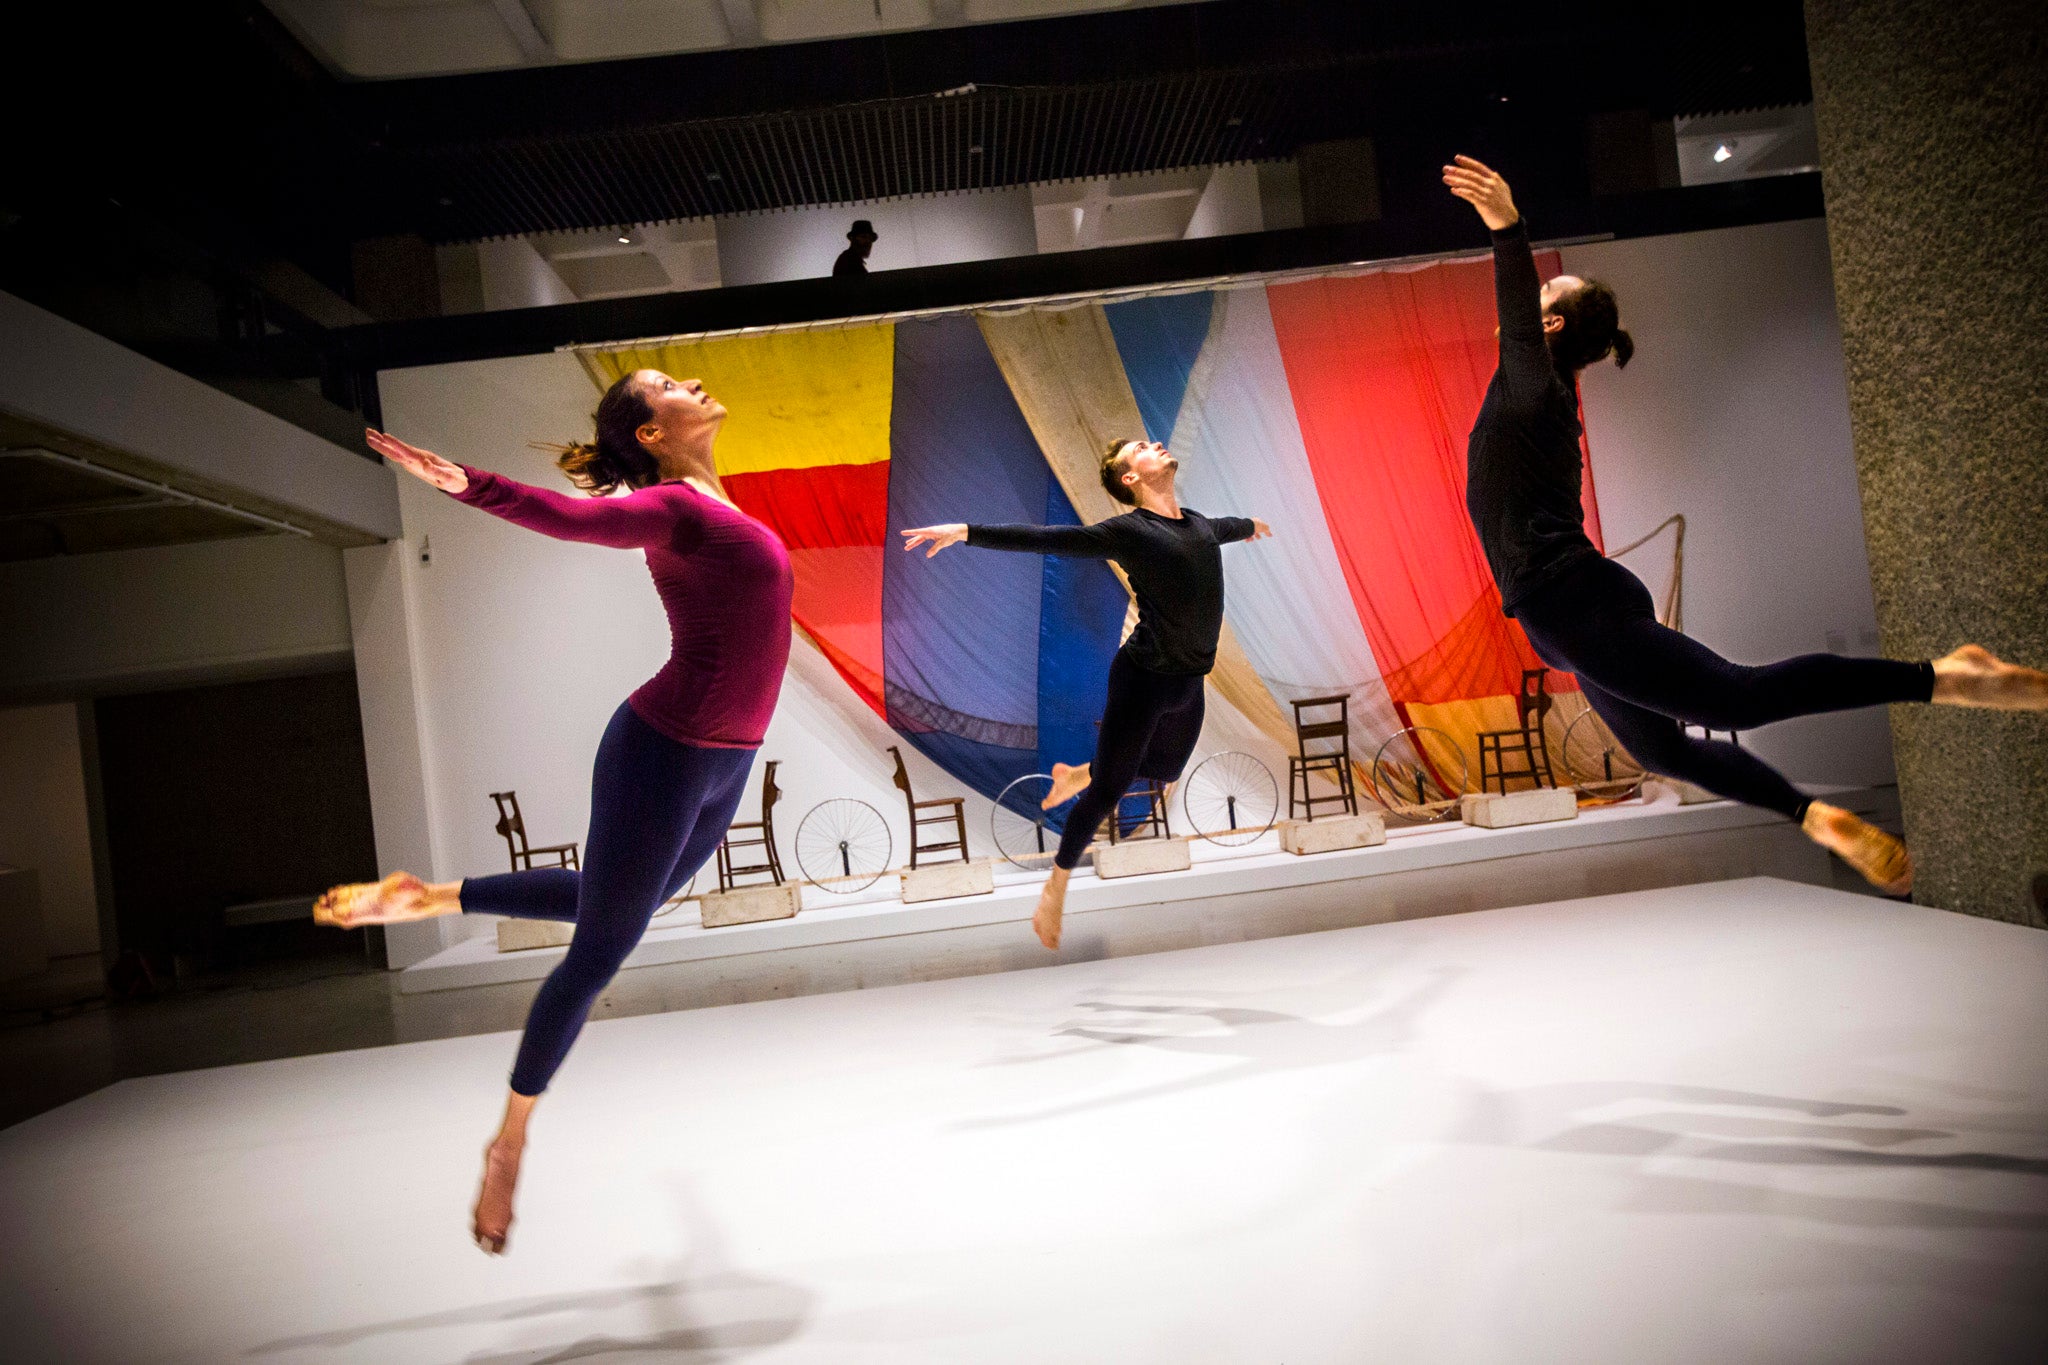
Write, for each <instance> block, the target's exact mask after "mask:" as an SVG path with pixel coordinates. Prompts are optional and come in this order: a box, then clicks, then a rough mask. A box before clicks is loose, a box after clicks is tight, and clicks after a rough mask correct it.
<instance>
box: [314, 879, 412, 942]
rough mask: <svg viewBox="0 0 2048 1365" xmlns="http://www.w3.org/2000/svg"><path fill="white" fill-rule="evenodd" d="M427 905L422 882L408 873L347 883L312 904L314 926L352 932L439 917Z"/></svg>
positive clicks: (330, 890)
mask: <svg viewBox="0 0 2048 1365" xmlns="http://www.w3.org/2000/svg"><path fill="white" fill-rule="evenodd" d="M430 902H431V897H430V895H429V893H428V889H427V884H426V883H425V882H423V881H421V880H420V879H419V878H418V877H415V876H414V875H413V874H412V873H410V872H394V873H392V874H391V875H390V876H388V877H386V878H385V879H384V880H383V881H381V882H350V883H349V884H348V885H346V886H336V887H331V888H329V890H328V892H327V894H326V895H324V896H322V897H321V898H320V899H319V900H317V901H315V902H314V903H313V922H314V923H315V924H331V925H333V926H334V927H336V928H337V929H354V928H356V927H357V926H359V925H364V924H392V923H396V922H397V921H400V920H410V919H426V918H429V917H430V916H432V915H435V914H439V913H440V911H439V910H436V909H432V908H430Z"/></svg>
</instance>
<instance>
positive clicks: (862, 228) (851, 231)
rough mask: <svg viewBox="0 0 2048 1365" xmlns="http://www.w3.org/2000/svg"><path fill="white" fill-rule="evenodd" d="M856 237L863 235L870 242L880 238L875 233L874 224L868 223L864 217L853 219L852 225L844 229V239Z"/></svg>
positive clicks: (877, 240)
mask: <svg viewBox="0 0 2048 1365" xmlns="http://www.w3.org/2000/svg"><path fill="white" fill-rule="evenodd" d="M856 237H865V238H867V239H868V240H869V241H871V242H879V241H881V240H882V239H881V238H879V237H877V236H876V235H875V225H874V224H873V223H870V222H869V221H868V220H867V219H865V218H856V219H854V220H853V226H852V227H850V228H848V229H847V231H846V240H848V241H849V242H850V241H852V240H853V239H854V238H856Z"/></svg>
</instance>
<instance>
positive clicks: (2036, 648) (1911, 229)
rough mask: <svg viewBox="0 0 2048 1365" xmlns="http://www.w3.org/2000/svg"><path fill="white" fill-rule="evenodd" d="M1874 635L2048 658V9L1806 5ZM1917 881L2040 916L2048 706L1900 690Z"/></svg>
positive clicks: (1984, 2)
mask: <svg viewBox="0 0 2048 1365" xmlns="http://www.w3.org/2000/svg"><path fill="white" fill-rule="evenodd" d="M1806 30H1807V41H1808V46H1809V52H1810V57H1811V61H1812V65H1813V87H1814V112H1815V116H1816V120H1817V122H1818V124H1819V129H1820V146H1821V170H1822V174H1823V176H1824V178H1825V183H1826V192H1827V210H1828V239H1829V242H1830V245H1831V246H1832V249H1833V253H1834V273H1835V291H1836V295H1837V299H1838V303H1839V307H1840V309H1841V318H1842V342H1843V351H1844V354H1845V356H1846V358H1847V362H1848V371H1849V413H1850V420H1851V429H1852V431H1853V433H1854V438H1855V443H1856V466H1857V477H1858V479H1859V481H1860V483H1861V486H1862V492H1863V519H1864V529H1865V534H1866V538H1867V540H1868V543H1869V547H1870V570H1871V578H1872V581H1873V586H1874V587H1875V589H1876V595H1877V616H1878V624H1879V628H1880V630H1881V632H1882V635H1883V640H1884V651H1885V653H1886V654H1888V655H1891V656H1893V657H1895V658H1925V657H1929V656H1934V655H1940V654H1943V653H1946V652H1947V651H1948V650H1950V649H1951V648H1953V647H1954V646H1956V645H1958V644H1961V643H1963V642H1965V641H1976V642H1978V643H1981V644H1983V645H1985V646H1987V647H1989V648H1990V649H1992V650H1994V651H1996V652H1997V653H1999V654H2001V655H2003V656H2005V657H2007V658H2012V659H2017V660H2020V661H2022V662H2026V663H2031V664H2033V665H2035V666H2037V667H2048V101H2044V99H2043V89H2044V86H2048V78H2044V61H2048V6H2044V5H2041V4H2040V3H2039V0H1807V4H1806ZM1892 735H1893V742H1894V745H1895V747H1896V750H1897V755H1898V767H1899V791H1900V799H1901V804H1902V805H1903V807H1904V812H1905V821H1906V837H1907V842H1908V844H1909V846H1910V847H1911V848H1912V850H1913V856H1914V860H1915V863H1916V864H1917V866H1918V873H1919V882H1918V886H1917V887H1916V889H1915V892H1914V899H1915V900H1917V901H1920V902H1921V903H1923V904H1928V905H1938V906H1943V907H1945V908H1948V909H1952V910H1963V911H1968V912H1969V913H1971V914H1977V915H1984V916H1988V917H1991V918H1994V919H2002V920H2012V921H2015V922H2020V923H2031V924H2035V925H2041V924H2042V918H2041V915H2040V912H2039V910H2038V909H2037V908H2036V907H2035V905H2034V904H2033V889H2032V888H2033V884H2034V880H2035V878H2036V877H2037V876H2038V875H2039V874H2040V873H2041V872H2042V871H2043V870H2044V869H2048V715H2044V714H2040V713H2033V714H2008V713H1994V712H1986V711H1974V710H1963V709H1960V708H1954V707H1922V706H1899V707H1894V708H1892Z"/></svg>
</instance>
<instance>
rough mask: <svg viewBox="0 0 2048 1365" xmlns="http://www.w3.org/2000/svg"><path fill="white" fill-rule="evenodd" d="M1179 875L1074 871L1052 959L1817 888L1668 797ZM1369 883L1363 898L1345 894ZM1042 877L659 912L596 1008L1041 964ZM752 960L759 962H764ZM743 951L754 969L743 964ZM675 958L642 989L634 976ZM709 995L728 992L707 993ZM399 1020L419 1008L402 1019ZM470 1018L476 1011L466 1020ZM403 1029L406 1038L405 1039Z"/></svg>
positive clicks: (435, 975) (482, 948)
mask: <svg viewBox="0 0 2048 1365" xmlns="http://www.w3.org/2000/svg"><path fill="white" fill-rule="evenodd" d="M1827 794H1828V795H1829V797H1830V799H1832V800H1836V801H1840V802H1842V803H1844V804H1846V805H1849V806H1851V807H1852V808H1854V809H1856V810H1858V811H1859V812H1862V813H1864V814H1866V815H1869V816H1871V817H1872V818H1877V819H1880V820H1883V819H1886V818H1889V817H1892V816H1895V815H1896V812H1897V795H1896V793H1895V792H1893V791H1891V790H1889V789H1881V790H1871V789H1857V790H1854V791H1849V790H1835V791H1831V792H1829V793H1827ZM1190 851H1191V853H1192V855H1193V859H1194V865H1193V866H1192V867H1191V868H1190V869H1189V870H1188V871H1186V872H1169V873H1158V874H1153V875H1148V876H1143V877H1130V878H1124V879H1119V880H1114V881H1104V880H1101V879H1098V878H1096V877H1095V876H1093V875H1092V874H1091V873H1089V872H1088V871H1087V870H1086V869H1085V868H1084V869H1083V870H1082V871H1081V872H1079V873H1077V875H1076V876H1075V878H1074V881H1073V883H1072V885H1071V887H1070V889H1069V892H1068V898H1067V924H1066V933H1065V937H1064V939H1063V942H1062V948H1061V958H1062V959H1064V960H1069V961H1071V960H1074V959H1076V958H1080V957H1097V956H1117V955H1121V954H1124V953H1128V952H1158V951H1162V950H1165V949H1171V948H1183V947H1192V946H1196V945H1199V944H1202V943H1211V942H1219V941H1223V940H1234V939H1240V938H1257V937H1264V936H1267V935H1271V934H1287V933H1300V932H1303V931H1305V930H1309V929H1325V928H1336V927H1343V926H1346V925H1354V924H1363V923H1378V922H1382V921H1385V920H1391V919H1408V918H1415V917H1418V916H1424V915H1437V914H1445V913H1449V912H1453V911H1463V910H1482V909H1491V908H1495V907H1498V906H1504V905H1526V904H1529V903H1531V902H1535V901H1540V900H1546V899H1555V898H1558V897H1564V896H1572V895H1581V894H1586V893H1589V892H1594V893H1597V892H1606V891H1618V890H1638V889H1644V888H1648V887H1655V886H1668V885H1675V884H1683V883H1687V882H1695V881H1709V880H1717V879H1725V878H1729V877H1740V876H1754V875H1771V876H1782V877H1787V878H1791V879H1793V880H1800V881H1811V882H1815V883H1819V884H1826V883H1827V882H1828V881H1829V880H1830V874H1829V871H1828V862H1827V856H1826V855H1825V854H1824V853H1822V852H1821V851H1820V850H1819V849H1818V848H1817V847H1816V846H1814V845H1813V844H1812V843H1811V842H1809V841H1808V840H1807V839H1805V838H1804V837H1803V836H1802V835H1801V834H1800V833H1799V832H1798V831H1797V830H1796V829H1795V828H1793V826H1792V825H1791V824H1790V823H1789V822H1788V821H1785V820H1781V819H1779V818H1778V817H1777V816H1774V815H1771V814H1768V813H1766V812H1763V811H1759V810H1755V809H1753V808H1750V807H1746V806H1738V805H1734V804H1732V803H1730V802H1725V801H1722V802H1714V803H1712V804H1709V805H1695V806H1681V805H1680V804H1679V803H1678V801H1677V800H1676V799H1675V797H1674V796H1672V795H1671V794H1669V793H1660V794H1658V796H1657V798H1656V799H1654V800H1651V801H1649V802H1641V801H1631V802H1626V803H1623V804H1620V805H1615V806H1606V807H1591V808H1588V809H1586V810H1585V811H1583V812H1582V813H1581V815H1580V817H1579V818H1578V819H1576V820H1571V821H1566V822H1562V823H1558V824H1546V825H1531V826H1525V827H1522V828H1517V829H1501V830H1490V829H1478V828H1474V827H1472V826H1469V825H1461V824H1457V823H1455V822H1444V823H1439V824H1435V825H1428V826H1411V827H1408V828H1405V829H1403V828H1397V829H1391V830H1389V831H1388V835H1387V841H1386V842H1385V843H1384V844H1381V845H1378V846H1375V847H1368V848H1358V849H1342V850H1337V851H1333V852H1328V853H1320V854H1317V855H1316V856H1315V857H1313V858H1300V857H1295V856H1293V855H1291V854H1289V853H1286V852H1284V851H1283V850H1282V849H1281V848H1280V840H1279V835H1278V834H1277V833H1269V834H1267V835H1266V836H1265V837H1264V838H1262V839H1260V840H1259V841H1258V842H1257V843H1254V844H1250V845H1247V846H1244V847H1234V848H1226V847H1219V846H1217V845H1215V844H1210V843H1207V842H1204V841H1202V840H1199V839H1197V840H1194V841H1193V842H1192V843H1191V845H1190ZM1356 881H1365V882H1369V883H1370V884H1371V885H1370V894H1367V895H1363V896H1361V895H1358V894H1354V890H1353V888H1350V887H1349V886H1348V885H1347V884H1348V883H1352V882H1356ZM1043 883H1044V874H1043V873H1027V872H1022V871H1019V870H1017V869H1015V868H1012V867H1010V866H1008V865H1007V864H998V865H997V868H996V872H995V894H994V895H987V894H982V895H978V896H970V897H958V898H953V899H948V900H936V901H927V902H922V903H914V904H909V905H906V904H904V903H903V901H902V900H900V899H899V898H898V897H897V895H896V894H895V891H896V887H897V879H896V878H894V877H883V878H881V879H880V880H878V881H877V882H876V883H875V886H874V887H873V889H872V890H870V891H869V892H868V893H866V894H865V895H864V896H857V897H846V896H835V895H833V894H831V893H830V892H827V891H823V890H820V889H818V888H816V887H808V886H807V887H805V888H803V910H802V912H801V913H800V914H798V915H797V916H796V918H794V919H787V920H777V921H772V922H767V923H760V924H741V925H733V926H729V927H723V928H715V929H706V928H704V927H703V926H702V925H701V924H700V923H699V921H698V918H697V906H696V903H695V902H693V901H686V902H683V903H682V904H681V905H679V906H677V907H675V908H674V909H672V910H671V911H669V912H668V913H667V914H666V915H664V916H663V917H661V918H658V919H656V920H655V922H654V924H653V926H652V927H651V928H650V929H649V930H648V933H647V936H646V937H645V938H644V939H643V940H642V941H641V943H640V945H639V947H637V948H636V949H634V951H633V954H632V956H631V957H629V958H628V959H627V960H626V967H627V968H628V969H629V970H627V971H625V972H623V973H622V974H621V975H620V977H619V978H618V979H617V980H616V981H615V982H614V984H613V987H612V988H611V989H610V990H608V991H607V993H606V1004H605V1005H603V1006H601V1007H600V1013H601V1014H602V1013H604V1012H606V1011H608V1010H611V1009H620V1010H624V1011H633V1010H640V1009H675V1008H682V1007H685V1006H687V1005H694V1004H703V1003H727V1002H730V1001H737V1000H742V999H763V998H768V997H770V996H776V995H789V994H797V993H803V992H808V991H813V990H833V989H851V988H854V987H859V986H866V985H873V984H877V983H890V984H893V983H895V982H899V981H908V980H928V979H931V978H934V977H938V976H955V975H968V974H972V973H973V972H977V971H997V970H1006V969H1009V968H1013V967H1020V966H1036V965H1042V963H1044V962H1046V961H1051V960H1055V959H1053V958H1051V957H1050V955H1047V954H1045V953H1044V950H1042V949H1040V948H1039V947H1038V945H1037V941H1036V940H1035V939H1033V938H1032V936H1031V930H1030V927H1029V926H1030V920H1031V912H1032V910H1033V908H1034V907H1035V906H1036V905H1037V901H1038V891H1039V888H1040V886H1042V885H1043ZM565 951H566V949H564V948H559V947H555V948H537V949H533V950H531V951H527V952H521V953H502V954H501V953H499V952H498V951H497V950H496V944H495V943H494V942H493V941H492V940H491V939H490V938H488V937H483V938H476V939H470V940H467V941H465V942H462V943H457V944H455V945H454V946H453V947H450V948H446V949H443V950H442V951H441V952H439V953H437V954H435V955H434V956H433V957H430V958H428V959H426V960H425V961H424V962H420V963H418V964H416V965H414V966H411V967H408V968H406V969H405V970H404V971H403V972H400V973H399V974H398V985H399V990H400V992H401V993H402V994H404V995H407V996H413V995H418V994H420V993H424V992H440V991H447V990H452V989H456V988H461V987H476V986H493V985H509V984H511V983H518V982H525V981H535V980H538V979H539V978H541V977H543V976H545V975H547V973H548V972H550V971H552V970H553V969H554V965H555V963H556V962H558V961H560V959H561V957H562V954H563V952H565ZM763 955H767V956H768V957H772V959H773V960H772V961H770V960H766V958H764V957H763ZM744 959H757V960H744ZM685 966H687V967H688V968H690V969H691V970H690V971H689V973H688V979H684V978H682V977H678V976H676V975H675V973H674V972H673V971H671V972H670V973H669V974H668V975H667V977H666V978H665V979H663V980H662V981H661V982H659V983H658V984H657V983H655V982H652V981H649V980H647V979H646V978H648V977H649V976H651V975H657V974H651V973H646V972H634V971H632V970H630V969H632V968H648V967H655V968H661V967H666V968H671V969H680V968H683V967H685ZM720 992H727V993H725V994H721V993H720ZM527 998H528V997H527V995H526V994H525V993H523V992H522V993H517V994H515V995H511V996H507V997H506V998H504V999H500V1000H494V1001H485V1000H478V1001H474V1002H471V1003H468V1004H461V1005H456V1004H452V1003H451V1005H450V1006H449V1009H448V1010H443V1009H441V1008H439V1007H436V1006H426V1005H421V1006H417V1007H409V1006H407V1005H405V1003H404V1002H401V1006H400V1010H399V1027H400V1030H401V1036H411V1037H429V1036H441V1035H442V1034H443V1033H445V1032H448V1031H450V1025H449V1023H448V1021H447V1020H446V1019H444V1018H443V1017H442V1015H444V1014H446V1013H448V1012H449V1011H450V1010H453V1011H458V1012H459V1011H471V1012H472V1015H474V1012H475V1011H483V1012H484V1013H485V1015H486V1016H487V1017H488V1018H489V1019H490V1020H492V1021H493V1023H494V1026H496V1027H506V1028H509V1027H514V1026H516V1025H517V1023H518V1021H519V1020H520V1019H521V1018H522V1017H523V1016H524V1013H525V1008H526V1000H527ZM408 1009H410V1010H411V1014H412V1015H414V1016H419V1022H418V1023H417V1025H416V1026H414V1025H412V1024H410V1023H409V1015H408ZM470 1022H471V1023H474V1022H475V1020H474V1017H472V1018H471V1020H470ZM409 1030H410V1031H409Z"/></svg>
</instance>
